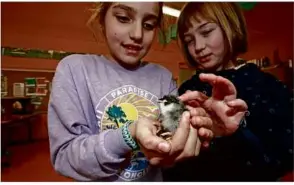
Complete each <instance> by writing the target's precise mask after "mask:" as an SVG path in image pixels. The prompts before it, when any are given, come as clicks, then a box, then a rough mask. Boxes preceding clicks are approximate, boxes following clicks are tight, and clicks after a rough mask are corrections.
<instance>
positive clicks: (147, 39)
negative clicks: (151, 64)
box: [144, 31, 155, 48]
mask: <svg viewBox="0 0 294 185" xmlns="http://www.w3.org/2000/svg"><path fill="white" fill-rule="evenodd" d="M154 37H155V31H147V32H145V33H144V45H145V47H146V48H150V47H151V45H152V42H153V39H154Z"/></svg>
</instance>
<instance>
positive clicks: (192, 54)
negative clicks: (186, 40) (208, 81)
mask: <svg viewBox="0 0 294 185" xmlns="http://www.w3.org/2000/svg"><path fill="white" fill-rule="evenodd" d="M188 52H189V53H190V55H191V56H192V58H193V59H194V60H195V61H196V53H195V47H194V45H193V44H189V45H188Z"/></svg>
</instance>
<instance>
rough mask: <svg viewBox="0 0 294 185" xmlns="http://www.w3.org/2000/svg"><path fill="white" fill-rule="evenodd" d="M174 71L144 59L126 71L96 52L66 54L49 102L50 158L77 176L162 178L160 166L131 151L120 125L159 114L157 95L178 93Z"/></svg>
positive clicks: (57, 166) (63, 171)
mask: <svg viewBox="0 0 294 185" xmlns="http://www.w3.org/2000/svg"><path fill="white" fill-rule="evenodd" d="M176 92H177V89H176V83H175V82H174V80H173V79H172V74H171V73H170V72H169V71H168V70H167V69H165V68H164V67H162V66H159V65H156V64H151V63H144V64H142V65H141V66H140V67H139V68H138V69H136V70H127V69H125V68H123V67H121V66H120V65H118V64H117V63H114V62H111V61H109V60H107V59H106V58H105V57H103V56H97V55H77V54H76V55H70V56H68V57H65V58H64V59H63V60H61V61H60V63H59V64H58V66H57V69H56V73H55V76H54V78H53V83H52V91H51V95H50V100H49V106H48V132H49V140H50V154H51V161H52V163H53V166H54V168H55V170H56V171H57V172H59V173H61V174H62V175H64V176H68V177H71V178H73V179H76V180H78V181H162V174H161V170H160V169H159V168H156V167H153V166H151V165H149V163H148V161H147V160H146V158H145V156H144V154H143V153H142V152H140V151H133V152H132V151H131V149H130V147H129V146H128V145H127V144H126V143H125V142H124V140H123V138H122V133H121V129H122V125H123V124H124V123H125V122H127V121H130V120H133V121H135V120H137V119H138V118H139V117H143V116H148V117H153V118H157V117H158V115H159V108H158V105H157V100H158V98H161V97H162V96H163V95H166V94H176Z"/></svg>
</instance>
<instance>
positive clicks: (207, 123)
mask: <svg viewBox="0 0 294 185" xmlns="http://www.w3.org/2000/svg"><path fill="white" fill-rule="evenodd" d="M191 124H192V126H193V127H194V128H202V127H204V128H207V129H212V126H213V122H212V120H211V118H209V117H200V116H194V117H192V118H191Z"/></svg>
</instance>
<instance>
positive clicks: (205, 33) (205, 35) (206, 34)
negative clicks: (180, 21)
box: [201, 29, 214, 37]
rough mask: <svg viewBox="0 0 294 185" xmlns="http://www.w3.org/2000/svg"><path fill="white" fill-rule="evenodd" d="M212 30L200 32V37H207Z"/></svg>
mask: <svg viewBox="0 0 294 185" xmlns="http://www.w3.org/2000/svg"><path fill="white" fill-rule="evenodd" d="M213 30H214V29H205V30H203V31H201V35H203V36H204V37H208V36H209V35H210V34H211V32H212V31H213Z"/></svg>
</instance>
